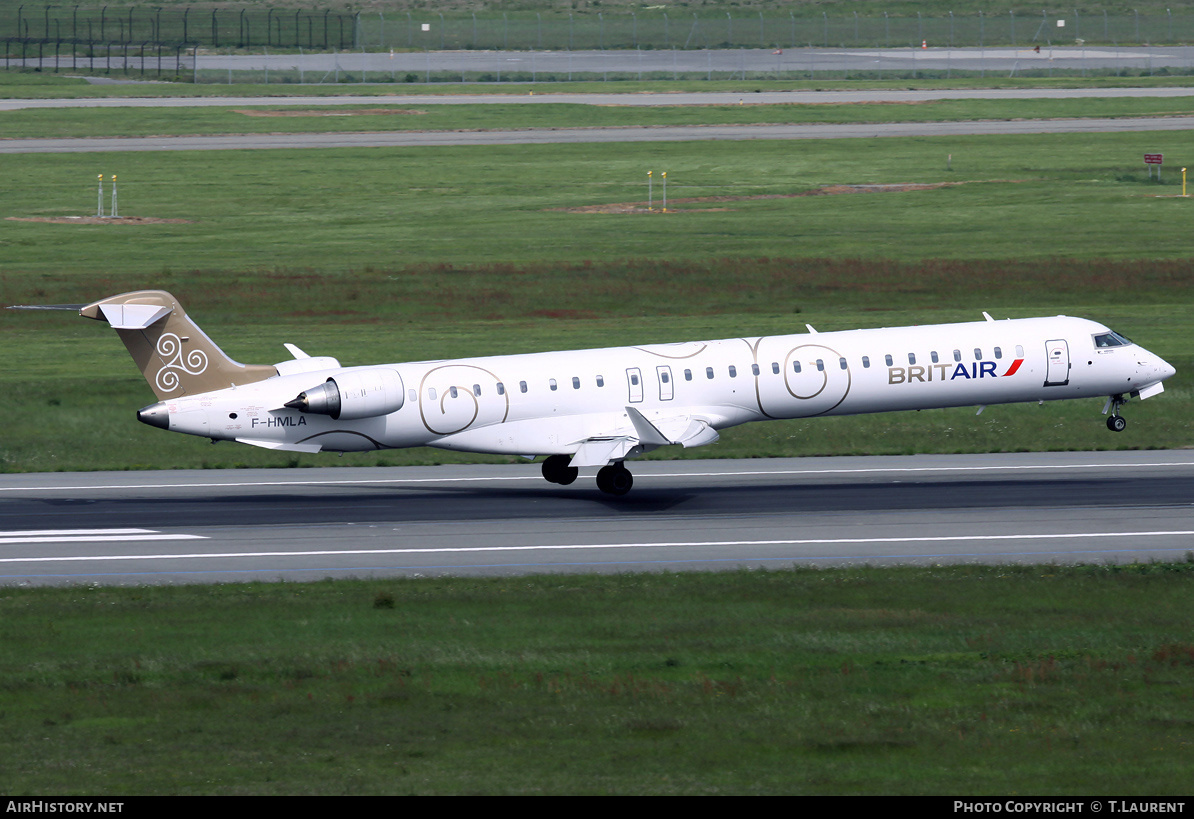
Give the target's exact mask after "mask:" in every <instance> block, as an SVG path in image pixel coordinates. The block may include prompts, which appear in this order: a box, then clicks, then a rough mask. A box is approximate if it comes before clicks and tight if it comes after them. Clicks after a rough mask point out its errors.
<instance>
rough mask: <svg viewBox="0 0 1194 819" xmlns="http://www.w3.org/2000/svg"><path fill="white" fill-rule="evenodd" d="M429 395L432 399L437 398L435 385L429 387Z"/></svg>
mask: <svg viewBox="0 0 1194 819" xmlns="http://www.w3.org/2000/svg"><path fill="white" fill-rule="evenodd" d="M427 397H428V398H430V399H431V400H432V401H434V400H435V387H429V388H428V389H427Z"/></svg>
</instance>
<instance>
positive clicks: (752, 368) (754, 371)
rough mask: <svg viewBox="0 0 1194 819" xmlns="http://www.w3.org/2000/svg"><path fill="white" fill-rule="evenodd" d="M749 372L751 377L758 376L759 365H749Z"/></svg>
mask: <svg viewBox="0 0 1194 819" xmlns="http://www.w3.org/2000/svg"><path fill="white" fill-rule="evenodd" d="M750 372H751V375H758V374H759V365H758V364H751V365H750Z"/></svg>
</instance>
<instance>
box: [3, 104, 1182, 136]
mask: <svg viewBox="0 0 1194 819" xmlns="http://www.w3.org/2000/svg"><path fill="white" fill-rule="evenodd" d="M749 103H750V96H749V95H744V96H743V97H742V104H740V105H696V106H667V105H664V106H659V107H642V106H638V105H635V106H617V105H607V106H593V105H580V104H565V103H543V104H536V105H523V104H505V105H503V104H501V103H495V104H487V105H429V106H426V107H424V108H418V107H410V106H407V105H405V104H404V105H402V106H395V105H386V104H385V102H384V100H379V102H378V104H376V105H344V106H339V105H337V106H324V107H319V106H314V107H303V108H295V107H294V106H289V107H271V106H262V107H256V106H255V107H252V108H207V107H204V108H159V109H151V108H116V109H113V108H93V109H84V110H79V109H74V108H51V109H24V110H17V111H7V112H3V113H0V122H2V123H3V126H4V136H5V138H7V139H29V138H47V137H116V136H186V135H195V134H264V133H320V132H346V131H347V132H370V131H460V130H469V131H477V130H480V131H484V130H516V129H525V128H616V127H650V126H667V125H779V124H828V123H855V122H875V123H882V122H959V121H973V120H1012V119H1016V120H1023V119H1066V118H1072V119H1083V118H1087V119H1089V118H1116V117H1154V116H1190V115H1192V114H1194V98H1177V99H1156V98H1097V99H1081V100H1048V99H1044V100H1041V99H1038V100H935V101H930V102H917V103H900V104H889V103H882V104H879V103H876V104H866V103H854V104H811V105H805V104H778V105H777V104H770V105H753V104H749Z"/></svg>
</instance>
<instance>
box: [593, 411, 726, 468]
mask: <svg viewBox="0 0 1194 819" xmlns="http://www.w3.org/2000/svg"><path fill="white" fill-rule="evenodd" d="M626 414H627V415H628V416H629V417H630V422H631V423H632V424H633V425H634V434H633V435H600V436H593V437H590V438H586V439H585V440H583V441H581V442H580V448H579V449H577V451H576V454H575V455H573V456H572V461H571V462H570V463H569V466H576V467H579V466H605V465H606V464H608V463H610V462H611V461H618V460H621V459H623V458H625V457H626V456H627V454H629V452H630V451H631V450H632V449H634V448H635V447H637V446H642V447H645V448H647V449H656V448H657V447H661V446H668V445H670V444H679V445H681V446H684V447H692V446H704V445H705V444H711V443H713V442H714V441H716V440H717V439H718V437H719V435H718V433H717V430H715V429H714V428H713V427H711V426H709V422H707V421H705V420H704V419H701V418H694V417H693V416H691V415H680V416H676V417H674V418H661V419H656V420H655V421H650V420H648V419H647V417H646V416H644V415H643V414H642V413H641V412H639V411H638V410H636V409H635V408H634V407H627V408H626Z"/></svg>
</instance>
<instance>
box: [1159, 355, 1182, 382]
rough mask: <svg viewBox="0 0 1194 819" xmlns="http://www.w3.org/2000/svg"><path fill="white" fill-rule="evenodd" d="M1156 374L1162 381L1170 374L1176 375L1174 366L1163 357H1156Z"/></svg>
mask: <svg viewBox="0 0 1194 819" xmlns="http://www.w3.org/2000/svg"><path fill="white" fill-rule="evenodd" d="M1157 375H1159V376H1160V379H1161V380H1162V381H1164V380H1165V379H1166V378H1170V377H1171V376H1174V375H1177V370H1176V369H1175V368H1174V366H1173V365H1172V364H1170V363H1169V362H1168V361H1166V360H1165V359H1163V358H1158V359H1157Z"/></svg>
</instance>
